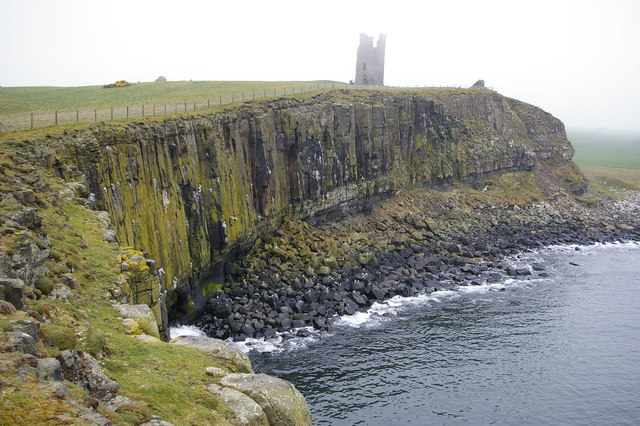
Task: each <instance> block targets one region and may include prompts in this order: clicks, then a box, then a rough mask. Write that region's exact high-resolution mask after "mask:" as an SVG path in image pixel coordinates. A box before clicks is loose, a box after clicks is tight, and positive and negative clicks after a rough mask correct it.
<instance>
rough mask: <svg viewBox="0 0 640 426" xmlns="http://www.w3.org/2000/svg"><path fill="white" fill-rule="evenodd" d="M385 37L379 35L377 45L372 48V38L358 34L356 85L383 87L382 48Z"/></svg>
mask: <svg viewBox="0 0 640 426" xmlns="http://www.w3.org/2000/svg"><path fill="white" fill-rule="evenodd" d="M386 39H387V36H386V35H384V34H380V35H379V36H378V44H377V45H376V46H375V47H373V37H370V36H368V35H366V34H364V33H361V34H360V46H358V61H357V63H356V84H376V85H380V86H382V85H384V48H385V44H386Z"/></svg>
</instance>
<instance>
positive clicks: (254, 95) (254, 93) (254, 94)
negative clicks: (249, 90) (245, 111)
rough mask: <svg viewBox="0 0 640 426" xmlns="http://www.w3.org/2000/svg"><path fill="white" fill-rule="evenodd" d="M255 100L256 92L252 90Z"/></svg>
mask: <svg viewBox="0 0 640 426" xmlns="http://www.w3.org/2000/svg"><path fill="white" fill-rule="evenodd" d="M255 98H256V91H255V90H254V91H253V99H255Z"/></svg>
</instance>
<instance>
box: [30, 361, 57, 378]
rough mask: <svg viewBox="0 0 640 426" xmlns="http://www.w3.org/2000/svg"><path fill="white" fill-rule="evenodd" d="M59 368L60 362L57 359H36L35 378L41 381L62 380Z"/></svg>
mask: <svg viewBox="0 0 640 426" xmlns="http://www.w3.org/2000/svg"><path fill="white" fill-rule="evenodd" d="M60 368H61V366H60V361H58V360H57V359H55V358H40V359H38V367H37V370H36V376H37V377H38V378H39V379H41V380H47V379H53V380H62V373H61V372H60Z"/></svg>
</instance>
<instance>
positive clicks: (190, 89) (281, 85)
mask: <svg viewBox="0 0 640 426" xmlns="http://www.w3.org/2000/svg"><path fill="white" fill-rule="evenodd" d="M318 83H320V84H323V83H332V82H327V81H312V82H309V81H170V82H165V83H137V84H132V85H131V86H127V87H120V88H112V89H103V88H102V86H84V87H1V88H0V115H2V114H16V113H28V112H41V111H55V110H58V111H64V110H76V109H95V108H110V107H119V106H123V105H137V104H143V103H144V104H153V103H155V104H165V103H167V104H170V103H178V102H189V101H194V100H202V99H208V98H212V99H216V100H217V99H218V98H219V97H220V96H223V97H227V96H231V95H233V94H239V93H242V92H245V93H253V91H255V92H256V96H257V95H260V96H262V95H264V93H265V90H266V91H267V94H268V92H273V90H276V91H278V92H279V93H280V94H281V93H282V90H283V89H285V88H288V89H291V88H293V87H303V86H307V87H308V86H310V85H316V84H318Z"/></svg>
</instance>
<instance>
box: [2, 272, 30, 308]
mask: <svg viewBox="0 0 640 426" xmlns="http://www.w3.org/2000/svg"><path fill="white" fill-rule="evenodd" d="M24 290H25V286H24V281H22V280H21V279H17V278H0V300H6V301H7V302H9V303H11V304H12V305H13V306H14V307H15V308H16V309H17V310H19V311H23V310H25V307H26V299H25V296H24Z"/></svg>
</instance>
